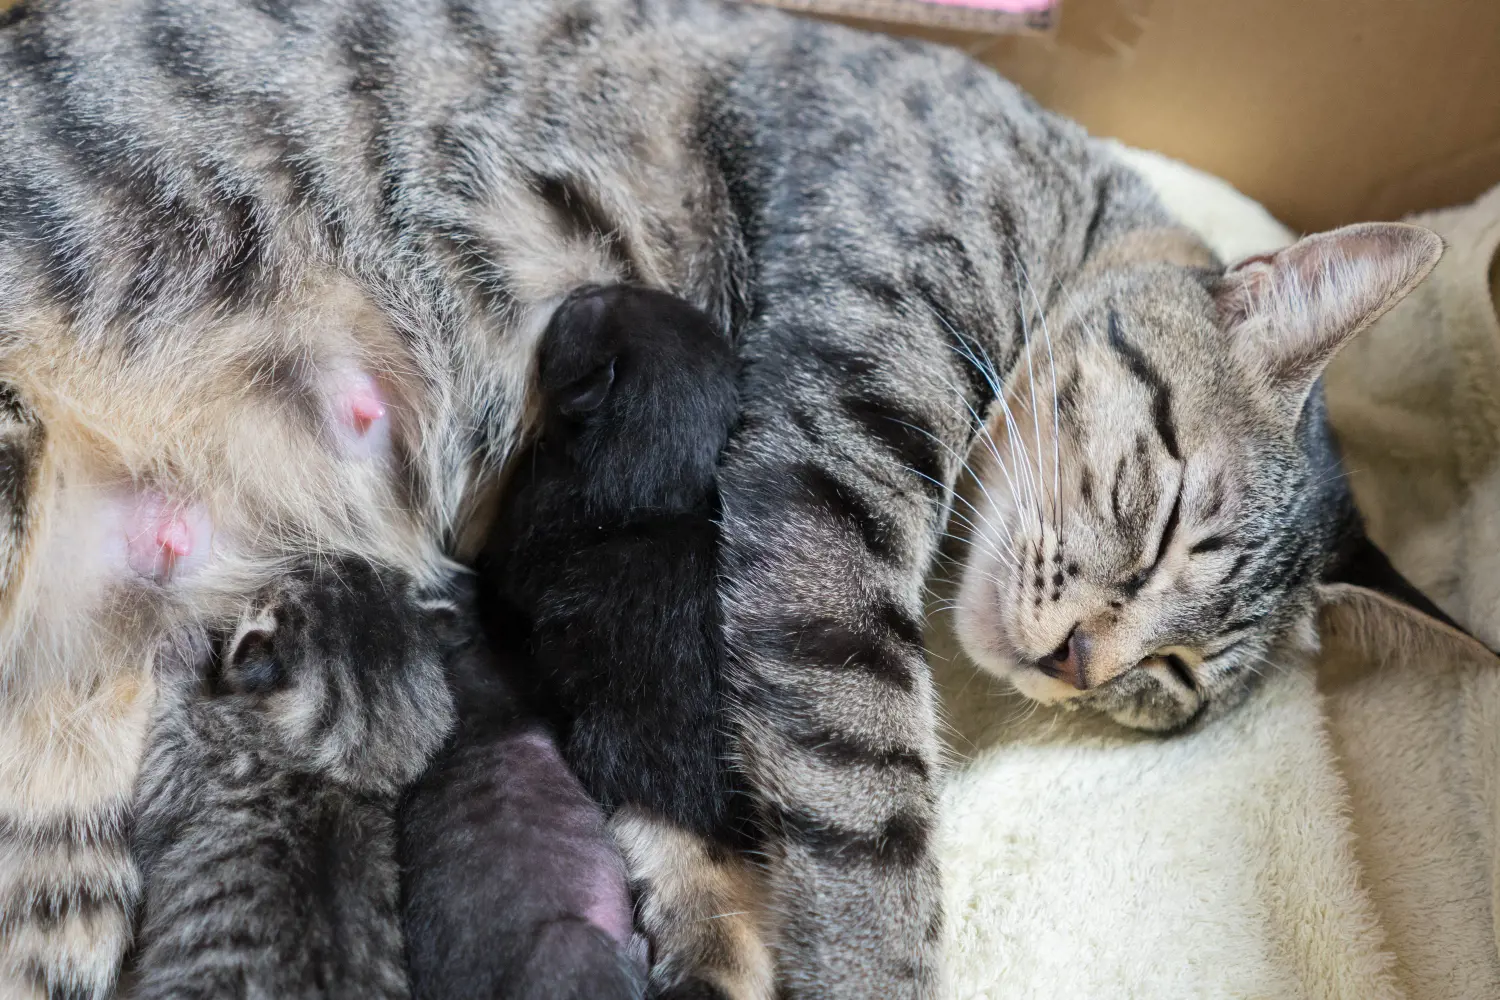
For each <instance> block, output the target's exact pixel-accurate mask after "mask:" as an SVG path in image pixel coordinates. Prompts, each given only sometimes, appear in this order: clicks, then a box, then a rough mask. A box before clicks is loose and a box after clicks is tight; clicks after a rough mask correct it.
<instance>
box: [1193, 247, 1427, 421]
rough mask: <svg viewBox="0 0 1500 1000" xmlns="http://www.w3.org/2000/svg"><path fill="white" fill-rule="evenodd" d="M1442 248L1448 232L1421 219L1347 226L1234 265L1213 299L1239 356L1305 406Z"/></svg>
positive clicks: (1299, 405)
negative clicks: (1347, 350)
mask: <svg viewBox="0 0 1500 1000" xmlns="http://www.w3.org/2000/svg"><path fill="white" fill-rule="evenodd" d="M1442 255H1443V241H1442V239H1441V237H1439V236H1438V235H1437V234H1436V233H1434V232H1432V231H1430V230H1427V229H1423V228H1421V227H1420V226H1409V225H1405V224H1402V223H1364V224H1361V225H1357V226H1345V227H1344V228H1343V229H1335V230H1333V231H1332V232H1327V233H1318V234H1317V235H1314V236H1308V237H1305V238H1303V239H1301V240H1298V241H1297V242H1296V243H1293V244H1292V245H1291V246H1289V247H1286V248H1285V249H1282V250H1278V251H1276V252H1274V253H1268V254H1257V255H1255V256H1253V257H1247V258H1246V259H1244V260H1242V261H1240V262H1239V263H1237V264H1234V265H1232V266H1231V267H1230V268H1229V269H1228V270H1227V271H1226V272H1225V273H1224V277H1223V279H1222V280H1221V282H1220V285H1219V287H1218V289H1217V291H1216V296H1215V297H1216V298H1217V300H1218V305H1219V313H1220V316H1221V318H1222V321H1223V323H1224V325H1225V327H1226V328H1227V329H1228V332H1229V335H1230V337H1231V338H1232V343H1233V350H1234V352H1235V354H1236V355H1237V356H1238V357H1239V358H1240V359H1241V360H1242V361H1243V362H1245V363H1246V364H1248V365H1249V366H1250V367H1251V369H1252V370H1254V371H1256V372H1258V373H1259V374H1261V375H1262V376H1264V377H1265V378H1266V379H1267V380H1268V381H1269V382H1270V383H1271V384H1272V385H1273V386H1275V387H1276V388H1278V389H1280V390H1282V391H1284V392H1286V393H1287V394H1288V395H1289V396H1291V397H1292V398H1291V400H1290V402H1292V403H1293V404H1294V405H1295V406H1296V407H1297V408H1298V409H1300V407H1301V402H1302V400H1303V399H1304V398H1305V397H1306V394H1307V392H1308V391H1309V390H1310V389H1311V388H1312V384H1313V383H1314V382H1315V381H1317V378H1318V376H1319V375H1321V374H1322V372H1323V369H1324V367H1325V366H1326V365H1327V364H1328V362H1329V361H1331V360H1332V359H1333V356H1334V355H1335V354H1336V353H1338V350H1339V348H1341V347H1343V346H1344V344H1346V343H1348V342H1349V340H1350V338H1352V337H1353V336H1354V335H1355V334H1357V333H1359V332H1360V331H1361V330H1363V329H1364V328H1365V327H1367V326H1369V325H1370V324H1371V323H1373V322H1375V320H1377V319H1379V318H1380V317H1381V316H1382V315H1383V314H1384V313H1385V312H1386V310H1388V309H1390V308H1391V307H1392V306H1394V305H1395V304H1396V303H1397V302H1400V301H1401V299H1402V298H1404V297H1405V296H1406V294H1407V293H1408V292H1410V291H1411V290H1412V289H1413V288H1415V287H1416V286H1417V284H1418V283H1419V282H1421V280H1422V279H1423V278H1425V277H1427V275H1428V273H1429V272H1431V271H1432V269H1433V267H1435V266H1436V265H1437V262H1438V258H1439V257H1441V256H1442Z"/></svg>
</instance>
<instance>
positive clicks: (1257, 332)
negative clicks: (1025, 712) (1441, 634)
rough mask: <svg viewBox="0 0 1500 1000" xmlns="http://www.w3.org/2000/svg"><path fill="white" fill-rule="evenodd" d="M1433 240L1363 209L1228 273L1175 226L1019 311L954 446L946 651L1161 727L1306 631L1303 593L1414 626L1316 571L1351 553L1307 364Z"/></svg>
mask: <svg viewBox="0 0 1500 1000" xmlns="http://www.w3.org/2000/svg"><path fill="white" fill-rule="evenodd" d="M1441 253H1442V242H1441V240H1440V239H1439V238H1438V237H1437V236H1436V235H1434V234H1433V233H1430V232H1428V231H1427V230H1424V229H1420V228H1417V227H1413V226H1406V225H1396V224H1390V225H1375V224H1371V225H1360V226H1352V227H1348V228H1346V229H1341V230H1338V231H1335V232H1331V233H1326V234H1320V235H1316V236H1310V237H1307V238H1305V239H1303V240H1301V241H1300V242H1298V243H1296V244H1293V245H1292V246H1290V247H1288V248H1286V249H1284V250H1281V251H1279V252H1276V253H1272V254H1265V255H1259V256H1255V257H1252V258H1249V259H1247V260H1244V261H1241V262H1239V263H1238V264H1235V265H1233V266H1231V267H1229V268H1228V269H1224V268H1222V267H1219V266H1217V265H1216V263H1215V262H1214V260H1213V258H1212V256H1211V255H1210V254H1209V253H1208V251H1207V250H1205V249H1204V248H1203V247H1202V246H1201V244H1198V243H1197V241H1196V240H1194V239H1193V238H1192V237H1191V236H1189V235H1188V234H1186V233H1185V232H1181V231H1176V230H1155V231H1148V232H1137V233H1134V234H1129V235H1127V236H1126V237H1124V238H1122V239H1121V240H1119V241H1117V243H1115V244H1114V245H1113V246H1111V247H1109V248H1106V250H1105V251H1103V252H1101V253H1100V254H1098V255H1097V259H1096V260H1095V261H1094V262H1093V263H1092V264H1091V266H1089V267H1088V268H1086V269H1085V270H1084V272H1083V273H1082V274H1080V275H1079V276H1078V277H1077V278H1076V279H1075V280H1073V281H1072V282H1071V283H1070V284H1069V285H1067V286H1065V287H1063V288H1062V289H1060V290H1059V293H1058V294H1057V295H1056V296H1055V298H1054V307H1053V308H1052V309H1051V310H1050V311H1048V312H1047V313H1046V314H1045V316H1044V319H1043V318H1039V319H1038V320H1037V321H1036V322H1033V323H1030V324H1029V330H1028V343H1027V346H1026V349H1025V351H1024V353H1023V354H1022V356H1021V358H1020V361H1019V363H1018V364H1016V365H1015V366H1014V368H1013V370H1012V375H1011V376H1010V377H1009V379H1008V380H1007V381H1006V383H1005V384H1003V385H999V386H997V388H998V389H999V390H1000V392H999V399H998V400H997V402H996V403H995V405H994V409H993V412H992V414H991V415H990V417H989V419H988V421H987V424H986V427H985V431H986V433H984V434H983V435H981V439H980V442H979V444H978V446H977V448H976V451H975V454H974V455H973V456H972V459H971V467H972V469H973V471H974V473H975V477H976V480H977V482H978V484H979V489H978V495H977V497H976V498H975V499H974V502H973V506H972V508H971V509H969V510H967V511H963V513H965V514H966V515H967V519H968V520H969V521H970V522H971V524H972V531H971V543H970V547H969V551H968V554H967V559H966V564H965V567H964V572H963V579H962V583H961V587H960V592H959V601H958V608H957V612H956V613H957V616H958V630H959V635H960V638H961V640H962V642H963V643H964V646H965V648H966V650H967V652H968V653H969V654H970V655H971V656H972V657H973V658H974V659H975V660H976V662H978V663H979V664H981V665H982V666H984V667H986V668H987V669H989V670H991V671H993V672H995V673H998V674H1000V675H1002V676H1004V677H1006V678H1008V679H1009V680H1010V681H1011V682H1012V683H1013V684H1014V685H1015V686H1016V687H1017V688H1018V689H1019V690H1020V691H1021V692H1022V693H1024V694H1026V695H1028V696H1029V697H1031V698H1033V699H1035V700H1037V701H1040V702H1044V703H1049V704H1050V703H1060V702H1066V703H1071V704H1076V705H1084V706H1090V707H1094V708H1097V709H1099V710H1102V711H1104V712H1107V713H1108V714H1110V715H1111V716H1113V717H1114V718H1115V719H1117V720H1118V721H1120V722H1122V723H1124V724H1126V725H1130V726H1134V727H1137V728H1143V729H1150V730H1171V729H1175V728H1180V727H1182V726H1184V725H1186V724H1187V723H1189V722H1191V721H1193V720H1194V719H1196V718H1199V717H1202V716H1204V715H1206V714H1210V713H1212V712H1214V711H1217V710H1222V709H1223V708H1227V707H1229V706H1230V705H1232V704H1234V703H1235V702H1236V701H1238V700H1239V699H1240V697H1242V696H1243V694H1244V693H1245V692H1246V691H1247V690H1248V689H1249V688H1250V686H1251V685H1252V683H1253V681H1254V679H1255V678H1256V677H1257V676H1258V675H1259V674H1260V672H1261V671H1262V670H1264V669H1266V668H1267V666H1268V664H1269V663H1270V662H1272V658H1273V657H1274V655H1275V654H1276V653H1278V652H1280V651H1284V650H1285V649H1287V648H1288V647H1289V646H1290V647H1298V646H1301V647H1303V648H1311V647H1313V646H1314V645H1315V643H1316V632H1315V627H1314V626H1315V620H1316V616H1317V614H1318V612H1319V611H1320V610H1322V609H1325V608H1328V609H1334V611H1335V612H1336V611H1337V610H1338V609H1340V608H1346V609H1351V610H1353V611H1354V612H1355V614H1356V615H1357V616H1358V617H1359V618H1360V619H1361V620H1363V621H1365V622H1366V623H1369V622H1374V621H1378V620H1381V615H1379V614H1374V615H1372V614H1370V613H1369V612H1370V611H1371V610H1372V609H1375V608H1377V607H1378V608H1379V609H1381V610H1382V613H1383V612H1384V611H1399V612H1401V613H1403V614H1406V613H1408V612H1409V613H1410V614H1411V615H1414V616H1416V619H1415V620H1423V621H1426V620H1428V618H1426V617H1424V615H1423V614H1422V613H1424V612H1425V613H1427V614H1429V615H1430V614H1431V613H1435V612H1436V609H1435V608H1432V607H1431V606H1430V605H1426V606H1425V607H1423V608H1420V609H1414V608H1413V604H1412V601H1410V600H1407V599H1405V598H1407V597H1409V595H1405V594H1401V593H1399V588H1395V590H1393V588H1391V587H1385V588H1384V590H1385V592H1386V593H1385V595H1384V596H1380V595H1377V594H1376V592H1375V591H1373V590H1371V589H1370V588H1368V587H1364V586H1359V585H1357V584H1354V583H1350V582H1343V581H1340V579H1339V578H1340V576H1341V575H1344V574H1343V571H1344V570H1345V569H1356V570H1358V569H1361V568H1363V569H1364V570H1369V569H1370V565H1371V561H1372V559H1371V557H1370V556H1369V553H1370V551H1372V550H1371V549H1370V547H1369V545H1368V542H1367V540H1366V539H1365V538H1364V536H1363V528H1362V524H1361V522H1360V519H1359V517H1358V515H1357V513H1356V512H1355V510H1354V506H1353V503H1352V500H1351V497H1350V494H1349V490H1348V487H1347V482H1346V479H1345V477H1344V475H1343V472H1342V468H1341V465H1340V461H1339V455H1338V451H1337V448H1336V445H1335V443H1334V441H1333V438H1332V435H1331V431H1330V429H1329V426H1328V421H1327V417H1326V414H1325V412H1324V409H1323V403H1322V393H1321V389H1320V383H1319V378H1320V376H1321V373H1322V371H1323V369H1324V367H1325V366H1326V365H1327V363H1328V362H1329V360H1331V359H1332V357H1333V355H1334V354H1335V353H1336V352H1337V351H1338V350H1339V348H1340V347H1341V346H1343V345H1344V344H1345V343H1347V342H1348V340H1349V339H1350V338H1352V337H1353V336H1355V335H1356V334H1357V333H1358V332H1359V331H1360V330H1362V329H1364V328H1365V327H1366V326H1368V325H1369V324H1370V323H1372V322H1373V321H1374V320H1375V319H1376V318H1378V317H1379V316H1380V315H1381V314H1382V313H1384V312H1385V311H1386V310H1387V309H1389V308H1390V307H1391V306H1392V305H1394V304H1395V303H1396V302H1397V301H1399V300H1400V299H1401V298H1402V297H1403V296H1404V295H1406V294H1407V292H1409V291H1410V290H1411V289H1412V288H1413V287H1414V286H1415V285H1416V284H1417V283H1418V282H1420V281H1421V280H1422V279H1423V278H1424V277H1425V276H1426V275H1427V273H1428V272H1429V271H1431V269H1432V268H1433V266H1434V265H1435V264H1436V263H1437V260H1438V258H1439V256H1441ZM1384 569H1385V570H1387V571H1389V576H1391V577H1394V571H1391V570H1389V564H1388V563H1386V564H1384ZM1395 579H1399V577H1395ZM1392 593H1394V595H1395V596H1391V594H1392ZM1412 593H1414V592H1412ZM1372 601H1375V602H1377V603H1375V604H1372V603H1370V602H1372ZM1417 602H1418V603H1420V595H1417ZM1438 614H1440V613H1438ZM1447 626H1451V623H1446V624H1437V623H1434V625H1433V628H1435V629H1439V630H1442V629H1444V628H1446V627H1447ZM1448 634H1449V637H1450V638H1454V639H1457V640H1460V641H1462V639H1463V634H1462V633H1461V632H1458V631H1457V630H1456V629H1451V628H1449V629H1448ZM1470 641H1472V640H1470ZM1475 645H1477V644H1475Z"/></svg>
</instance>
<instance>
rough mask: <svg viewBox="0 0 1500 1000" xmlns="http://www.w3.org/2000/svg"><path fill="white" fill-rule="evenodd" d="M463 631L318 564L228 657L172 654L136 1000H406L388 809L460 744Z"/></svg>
mask: <svg viewBox="0 0 1500 1000" xmlns="http://www.w3.org/2000/svg"><path fill="white" fill-rule="evenodd" d="M455 616H456V611H455V607H454V605H453V603H452V601H451V600H450V599H449V598H448V597H446V596H426V595H423V594H422V593H419V592H418V590H417V588H416V587H415V585H414V584H413V582H412V581H411V580H410V579H409V578H407V577H406V576H405V575H404V574H402V573H400V572H397V571H394V570H391V569H388V568H383V567H377V566H375V565H374V564H371V563H368V562H365V561H363V560H359V559H353V558H337V557H323V558H319V559H316V560H312V561H309V562H308V564H307V565H305V566H299V567H297V568H296V569H294V570H292V571H291V572H289V573H287V574H286V575H285V576H283V577H282V578H280V579H278V580H277V582H275V583H274V584H271V585H270V586H268V587H266V588H265V589H264V590H263V591H262V592H261V593H260V594H259V595H257V597H256V599H255V603H254V605H253V606H252V607H251V608H250V609H249V610H248V611H247V613H246V614H245V616H244V618H243V620H242V621H240V622H239V624H238V626H237V627H236V628H235V629H234V630H233V632H232V634H230V635H229V636H228V637H227V638H225V639H224V640H223V641H222V642H221V643H219V644H218V647H219V648H217V649H214V648H213V646H212V645H211V644H210V643H208V642H206V641H203V640H201V639H200V640H185V641H182V642H181V643H180V645H179V646H178V647H177V648H175V649H173V650H170V651H169V653H168V655H167V656H166V657H165V658H164V659H165V661H166V662H165V663H164V664H163V673H162V678H161V688H162V694H161V698H160V701H159V703H158V709H157V714H156V718H155V723H154V726H153V728H152V732H151V736H150V741H149V749H148V752H147V755H146V759H145V762H144V764H143V766H142V769H141V774H140V781H139V784H138V788H137V797H136V807H137V823H136V829H135V835H134V853H135V856H136V859H137V862H138V864H139V865H140V869H141V872H142V875H143V879H144V898H143V902H142V904H141V908H140V909H141V913H140V918H141V919H140V930H139V933H138V935H137V938H136V944H135V956H134V967H133V969H132V971H131V976H132V978H133V980H134V983H133V991H129V990H127V992H126V995H128V996H134V997H136V998H138V1000H153V998H166V997H171V998H174V1000H184V998H192V997H201V998H204V1000H209V998H220V997H247V998H248V997H266V998H273V997H274V998H277V1000H302V998H306V1000H336V998H347V1000H398V998H403V997H406V996H408V995H409V991H408V988H407V980H406V971H405V969H404V967H403V963H402V939H401V927H400V923H399V920H398V908H397V907H398V886H397V875H398V869H397V865H396V850H395V849H396V829H395V808H396V802H397V796H398V795H399V793H400V790H401V789H402V788H403V787H404V786H406V785H407V784H409V783H410V782H411V781H412V780H414V779H415V778H416V776H417V774H418V773H420V771H421V769H422V767H423V766H424V764H425V763H426V762H427V761H428V760H429V759H430V758H431V756H432V754H433V753H434V752H435V751H436V750H437V748H438V746H439V745H440V744H441V742H442V739H443V737H444V736H445V735H446V733H447V731H448V728H449V726H450V724H451V718H452V704H451V700H450V696H449V693H448V690H447V688H446V686H445V684H444V680H443V658H444V648H443V645H444V644H443V642H442V641H441V639H440V636H441V634H442V633H444V632H445V631H449V630H451V628H452V622H453V621H454V619H455ZM174 654H175V655H174Z"/></svg>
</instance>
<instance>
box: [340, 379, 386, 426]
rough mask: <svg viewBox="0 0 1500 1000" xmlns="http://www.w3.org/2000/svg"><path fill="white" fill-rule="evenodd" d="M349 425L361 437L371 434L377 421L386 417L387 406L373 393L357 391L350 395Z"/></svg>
mask: <svg viewBox="0 0 1500 1000" xmlns="http://www.w3.org/2000/svg"><path fill="white" fill-rule="evenodd" d="M348 402H349V423H350V425H351V426H353V428H354V431H355V433H356V434H358V435H359V436H360V437H364V436H365V435H366V434H368V433H370V428H371V427H373V426H374V425H375V423H376V421H378V420H380V419H381V418H383V417H384V416H385V404H384V403H382V402H381V401H380V398H379V397H378V396H376V395H375V393H374V392H373V391H369V390H355V391H354V392H352V393H350V394H349V400H348Z"/></svg>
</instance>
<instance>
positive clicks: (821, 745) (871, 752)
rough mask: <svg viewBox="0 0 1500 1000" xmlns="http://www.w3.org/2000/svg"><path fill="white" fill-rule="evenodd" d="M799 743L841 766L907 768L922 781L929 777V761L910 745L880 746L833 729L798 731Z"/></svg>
mask: <svg viewBox="0 0 1500 1000" xmlns="http://www.w3.org/2000/svg"><path fill="white" fill-rule="evenodd" d="M797 743H798V745H800V746H801V747H802V749H804V750H806V751H807V752H808V753H810V754H812V755H813V756H815V757H818V758H820V759H821V760H823V761H824V762H826V763H829V764H834V765H837V766H839V767H879V768H885V769H890V770H900V771H906V772H908V773H910V774H912V775H915V776H916V777H918V778H921V779H922V780H923V781H926V780H927V778H928V777H929V772H928V768H927V762H926V761H925V760H923V759H922V756H921V754H919V753H917V751H915V750H912V749H910V748H908V747H892V748H888V749H880V748H878V747H872V746H869V745H868V744H865V743H863V742H861V741H860V740H858V739H856V738H855V737H852V736H849V735H847V734H844V733H836V732H834V731H832V730H822V731H820V732H816V733H807V734H803V735H799V736H798V738H797Z"/></svg>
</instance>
